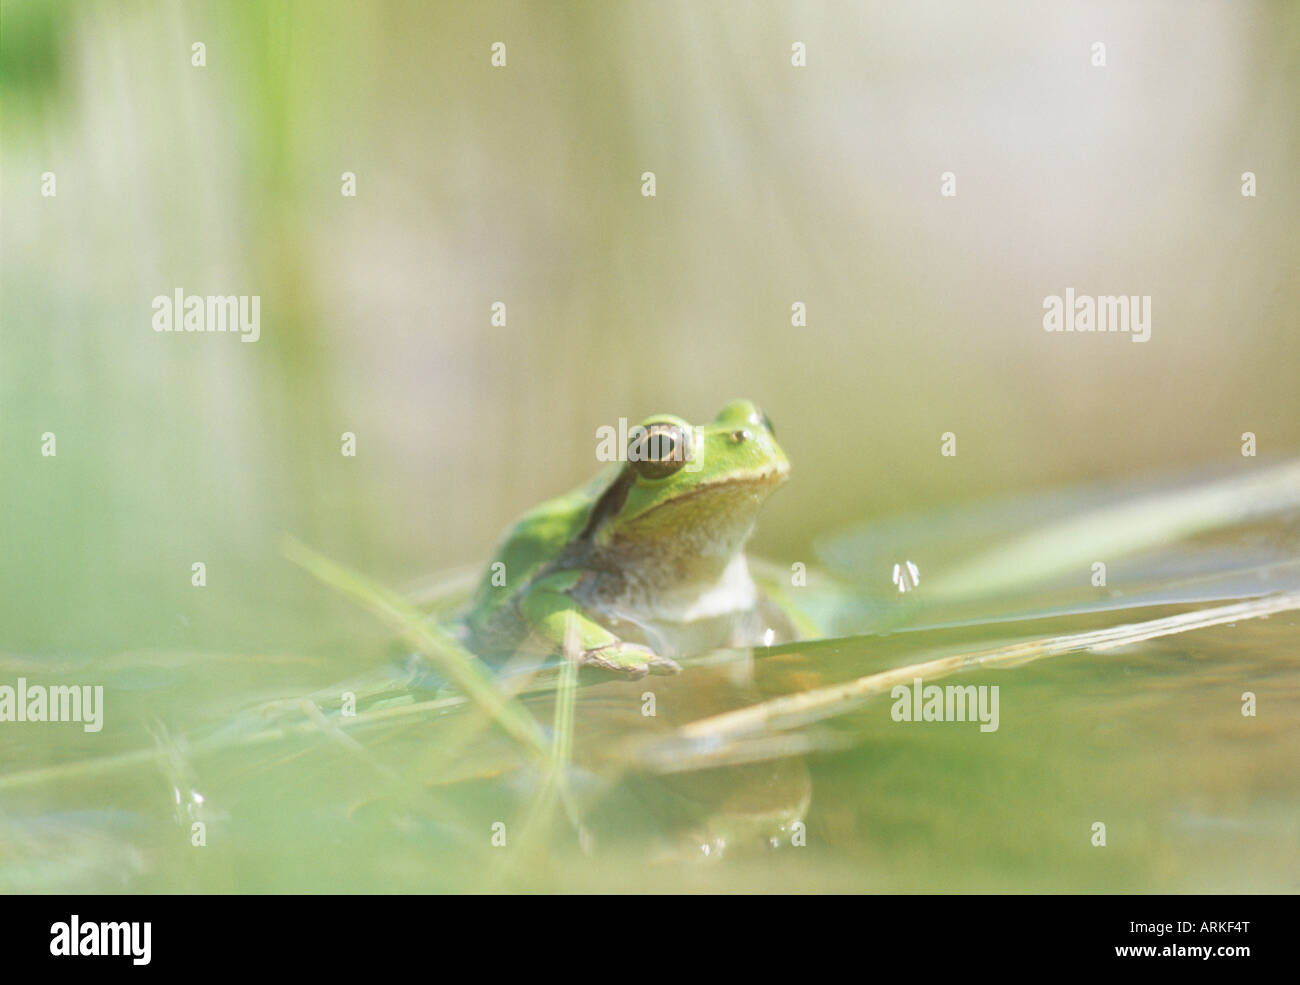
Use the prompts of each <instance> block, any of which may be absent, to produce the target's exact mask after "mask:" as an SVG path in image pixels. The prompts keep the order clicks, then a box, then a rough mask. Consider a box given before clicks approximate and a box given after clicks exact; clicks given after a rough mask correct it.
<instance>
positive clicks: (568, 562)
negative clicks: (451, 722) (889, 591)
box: [464, 400, 812, 678]
mask: <svg viewBox="0 0 1300 985" xmlns="http://www.w3.org/2000/svg"><path fill="white" fill-rule="evenodd" d="M626 459H627V460H626V461H621V462H616V463H612V464H611V465H610V467H608V468H607V469H606V471H605V472H604V473H603V474H601V475H600V476H598V477H597V478H596V479H595V480H593V481H592V482H590V483H588V484H587V485H585V486H582V487H580V488H578V489H576V490H574V491H572V492H569V493H567V494H565V495H563V496H559V497H557V498H556V499H552V500H549V501H548V502H545V503H542V504H541V505H540V506H537V507H535V508H534V509H532V510H530V511H529V512H528V513H526V514H525V515H524V516H523V517H522V518H521V519H520V520H519V521H518V522H517V523H516V524H515V525H514V527H513V528H512V529H511V530H510V531H509V532H508V533H507V534H506V536H505V539H504V540H503V542H502V543H501V545H500V547H499V548H498V550H497V553H496V556H495V558H494V560H493V562H492V563H491V564H490V565H489V567H488V571H487V573H486V574H485V575H484V577H483V579H482V581H481V583H480V585H479V587H478V590H477V592H476V594H475V596H474V599H473V602H472V604H471V607H470V610H469V613H468V615H467V616H466V618H465V620H464V625H465V628H466V630H467V637H468V640H467V641H468V643H469V645H470V647H471V648H472V649H473V650H474V651H475V652H476V653H478V654H480V655H481V656H484V657H485V658H487V659H490V660H497V661H499V660H501V659H504V658H509V657H512V656H515V655H519V654H529V655H533V656H539V657H543V658H546V657H552V656H558V655H560V654H563V653H571V654H573V655H574V657H575V658H576V659H577V661H578V662H579V664H580V665H582V666H588V667H594V668H599V669H602V670H605V671H609V672H612V673H614V674H617V675H620V676H624V677H628V678H638V677H642V676H644V675H645V674H647V673H654V674H673V673H676V672H678V671H679V670H680V669H681V668H680V666H679V664H678V663H677V660H676V659H675V658H677V657H681V656H684V655H687V654H692V653H700V652H704V651H707V650H712V649H716V648H720V647H743V646H751V645H757V644H769V645H770V644H772V643H776V642H788V641H790V640H794V639H799V638H802V637H804V636H807V635H810V630H811V628H812V627H811V626H810V625H809V622H808V620H807V619H806V618H805V617H803V616H801V615H800V614H799V613H798V611H797V610H795V609H794V608H793V607H791V606H789V605H787V604H783V602H782V600H781V599H780V598H779V592H778V593H776V594H774V593H773V592H772V591H771V590H768V591H763V590H760V588H759V586H758V585H757V584H756V583H755V580H754V577H753V576H752V575H751V572H750V566H749V564H748V561H747V559H746V557H745V551H744V548H745V542H746V541H747V540H748V538H749V536H750V534H751V532H752V531H753V529H754V523H755V520H756V518H757V516H758V512H759V508H760V507H761V506H762V505H763V503H764V501H765V500H766V499H767V497H768V495H769V494H770V493H771V492H772V491H773V490H775V489H776V488H777V487H778V486H780V485H781V484H782V483H783V482H785V481H786V479H787V478H788V476H789V474H790V462H789V460H788V459H787V458H786V456H785V452H783V451H782V450H781V446H780V445H778V444H777V442H776V435H775V433H774V431H773V428H772V422H771V421H770V420H769V419H768V418H767V416H766V415H765V414H764V413H763V412H762V411H760V410H759V409H758V407H757V406H755V405H754V404H753V403H751V402H750V401H748V400H735V401H732V402H731V403H729V404H727V405H726V406H725V407H724V408H723V409H722V412H721V413H719V414H718V416H717V417H715V418H714V419H713V420H712V421H711V422H709V423H708V424H705V425H702V426H699V427H692V426H691V425H690V424H688V423H687V422H686V421H684V420H682V419H681V418H680V417H675V416H672V415H668V414H658V415H655V416H653V417H651V418H649V419H648V420H646V421H645V422H644V423H643V424H642V425H641V426H640V427H638V428H635V429H633V430H632V432H631V438H630V440H629V442H628V445H627V448H626Z"/></svg>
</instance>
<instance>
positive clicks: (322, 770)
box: [0, 606, 1300, 892]
mask: <svg viewBox="0 0 1300 985" xmlns="http://www.w3.org/2000/svg"><path fill="white" fill-rule="evenodd" d="M1179 608H1186V607H1185V606H1184V607H1169V609H1168V611H1174V610H1175V609H1179ZM1165 611H1166V610H1165V609H1161V610H1157V611H1152V610H1141V611H1140V612H1139V613H1136V616H1137V618H1141V619H1146V618H1151V617H1153V616H1155V615H1159V614H1163V613H1164V612H1165ZM1122 615H1123V616H1124V617H1129V616H1133V615H1134V613H1123V614H1122ZM1116 621H1122V620H1117V619H1116V618H1115V616H1114V614H1110V613H1100V614H1089V615H1073V616H1066V617H1059V618H1056V619H1053V620H1036V621H1033V622H1031V623H1030V622H1026V623H1019V624H1004V625H999V626H983V627H963V628H956V629H948V630H933V631H924V632H908V633H897V634H894V635H889V636H876V637H858V638H846V639H840V640H834V641H826V642H821V643H814V644H805V645H795V646H788V647H783V648H777V649H774V650H771V651H764V652H763V653H762V654H761V655H760V656H759V657H758V658H757V659H756V660H755V662H754V665H753V678H752V681H749V682H746V681H745V679H744V674H743V673H740V674H738V673H737V666H740V667H743V666H744V665H743V663H742V664H735V663H731V662H726V661H724V662H721V663H716V664H714V665H712V666H694V667H691V668H689V669H688V670H687V671H686V673H685V674H683V675H682V676H681V677H680V678H675V679H672V680H671V681H668V680H666V679H649V680H648V681H641V682H608V683H600V684H594V685H586V686H584V687H582V688H581V689H580V690H579V692H578V703H577V712H576V727H575V737H574V749H575V761H576V764H577V765H575V767H574V768H573V769H572V770H571V771H570V774H569V786H570V789H571V790H572V791H573V794H574V798H575V800H576V802H577V803H578V805H579V811H580V813H581V815H582V816H581V824H580V825H579V826H576V827H575V826H574V825H573V824H571V823H569V821H568V820H566V819H565V817H564V815H563V812H557V814H556V816H554V817H553V818H552V819H551V820H550V821H549V823H539V824H535V825H532V826H531V827H530V826H528V825H525V824H524V822H523V819H524V817H525V816H526V814H527V812H528V805H529V802H530V798H531V796H532V795H533V794H534V793H535V792H536V789H537V785H538V773H537V771H536V770H535V769H534V768H533V767H531V766H529V765H527V763H526V762H525V760H524V759H523V757H521V755H520V754H519V752H518V751H517V749H516V748H515V747H514V746H513V745H512V744H511V743H509V742H508V741H506V740H505V739H504V738H502V737H500V736H499V735H498V734H496V733H494V732H492V731H491V730H489V731H487V732H479V733H476V734H474V735H471V736H469V737H468V738H464V739H462V738H461V737H460V731H459V730H460V728H461V727H462V726H463V725H464V724H465V722H466V720H467V718H468V716H465V715H463V714H441V715H440V714H438V713H437V712H436V711H430V712H428V713H422V714H416V715H410V716H407V717H405V718H402V717H400V716H399V717H398V718H395V719H393V720H391V721H389V722H387V723H380V724H378V725H376V726H371V727H367V728H365V729H360V730H355V731H351V732H349V734H348V736H344V735H341V734H339V733H338V732H337V731H331V730H330V729H328V728H320V727H317V726H316V725H312V724H310V722H309V719H308V715H307V714H306V713H305V712H304V711H302V710H300V709H299V708H297V707H289V708H278V707H277V708H270V707H266V706H265V705H264V702H265V701H267V700H268V699H271V698H273V697H275V696H277V695H278V696H287V695H302V694H305V693H307V692H308V691H310V690H312V689H313V688H315V687H319V686H321V685H322V684H325V683H327V681H328V678H329V674H330V672H331V668H330V665H329V663H328V662H327V661H320V662H319V663H316V664H313V663H311V662H303V661H288V660H284V661H278V662H277V661H266V660H256V661H250V662H248V663H240V662H238V661H235V660H233V659H230V658H224V659H222V658H218V657H215V656H214V655H210V654H170V655H160V654H154V655H137V656H136V658H135V659H124V660H123V661H122V662H121V663H120V665H119V666H118V667H117V669H116V670H115V673H114V675H113V676H112V677H110V678H109V682H108V684H107V687H108V691H107V695H108V696H107V701H108V707H109V708H110V709H111V711H112V714H113V715H114V716H116V718H117V721H116V723H115V724H116V727H115V728H113V729H111V730H108V729H106V730H105V732H104V733H101V735H102V737H103V738H102V739H101V738H100V737H99V736H89V735H87V734H85V733H83V732H82V731H81V730H80V728H78V727H76V726H72V725H45V726H36V725H29V726H27V727H26V728H25V729H24V730H17V729H13V728H10V729H6V730H5V731H4V732H3V733H0V734H2V735H3V738H4V742H5V745H4V747H3V749H2V750H0V762H3V763H4V765H5V769H4V773H5V774H6V779H5V780H4V781H0V782H2V783H3V785H2V786H0V803H3V813H0V847H2V850H3V854H0V886H2V887H3V888H4V889H5V890H6V891H74V892H80V891H94V892H113V891H137V892H170V891H182V892H192V891H193V892H217V891H238V892H272V891H331V890H343V891H412V892H418V891H433V890H478V889H487V888H518V889H529V890H539V889H546V890H620V891H626V890H645V891H654V890H677V889H688V890H695V889H699V890H706V889H708V890H723V891H744V890H757V889H772V890H775V889H784V890H791V891H823V890H887V891H895V890H950V891H964V890H1027V891H1062V890H1076V891H1118V892H1142V891H1155V892H1193V891H1228V892H1232V891H1276V892H1293V891H1296V890H1297V889H1300V820H1298V819H1300V766H1298V764H1300V727H1298V726H1297V723H1300V657H1298V656H1297V654H1300V614H1298V613H1296V612H1289V613H1283V614H1279V615H1275V616H1272V617H1270V618H1268V619H1259V620H1251V621H1243V622H1241V623H1239V624H1236V625H1226V626H1219V627H1213V628H1209V629H1204V630H1199V631H1196V632H1192V633H1187V634H1183V635H1178V636H1172V637H1167V638H1164V639H1158V640H1154V641H1150V642H1146V643H1142V644H1138V645H1134V646H1131V647H1127V648H1122V649H1120V650H1117V651H1111V652H1105V653H1097V652H1084V653H1077V654H1069V655H1064V656H1060V657H1054V658H1051V659H1047V660H1043V661H1040V662H1037V663H1033V664H1029V665H1026V666H1023V667H1018V668H1014V669H1007V670H1000V671H997V672H977V673H973V674H967V675H962V677H961V679H960V683H962V684H977V685H979V684H989V685H992V684H996V685H998V687H999V689H1000V702H999V708H1000V720H999V727H998V729H997V731H995V732H981V731H980V730H979V728H978V726H977V725H976V724H974V723H956V722H951V723H935V722H916V723H907V722H896V721H894V720H893V719H892V718H891V715H890V708H891V704H892V702H891V700H890V698H889V697H888V696H887V695H881V696H878V697H876V698H874V699H872V700H869V701H867V702H866V703H865V704H864V705H862V706H861V707H860V708H858V709H856V710H854V711H852V712H850V713H848V714H843V715H840V716H837V717H835V718H834V719H832V720H830V721H828V722H824V723H822V724H821V726H820V727H819V728H820V731H816V730H815V731H814V734H816V735H817V736H818V739H817V742H816V744H817V745H818V746H819V748H821V747H825V748H822V751H816V752H812V753H811V754H809V755H806V756H801V757H787V758H783V759H780V760H778V761H776V762H767V763H758V764H750V765H747V766H742V767H735V768H724V769H714V770H710V771H708V772H707V773H696V774H687V775H685V776H681V775H678V776H670V777H662V776H648V775H644V774H641V775H637V774H636V773H635V772H634V773H633V775H630V776H623V777H621V778H620V777H619V775H618V774H619V773H620V772H621V771H622V768H623V767H622V766H620V763H621V756H622V754H621V753H620V752H619V748H620V745H619V744H620V742H623V741H625V740H626V739H627V737H628V736H629V735H630V734H635V735H636V736H637V737H644V736H645V735H646V734H647V733H646V730H647V728H649V729H658V730H660V731H661V732H663V733H665V734H666V733H667V732H668V730H670V729H671V727H672V726H673V725H675V724H680V723H682V722H685V721H690V720H693V719H696V718H699V717H702V716H704V715H708V714H715V713H717V712H719V711H722V710H725V709H728V708H734V707H739V706H741V705H744V704H748V703H750V702H752V701H753V700H755V699H757V698H759V697H762V696H769V695H771V694H777V693H786V692H789V691H800V690H806V689H807V688H809V687H815V686H820V685H823V684H826V683H829V682H832V681H837V680H845V679H849V678H852V677H854V676H858V675H861V674H864V673H870V672H872V671H874V670H877V669H882V668H885V667H891V666H898V665H901V664H905V663H910V662H914V661H916V660H918V659H922V658H924V657H926V656H930V655H934V654H937V653H945V652H952V651H954V650H962V649H971V648H986V647H989V646H992V645H994V644H996V643H999V642H1006V641H1010V640H1014V639H1018V638H1028V637H1034V636H1041V635H1047V634H1060V633H1066V632H1075V631H1080V630H1084V629H1089V628H1095V627H1096V626H1097V625H1105V624H1113V623H1114V622H1116ZM1127 621H1134V620H1133V619H1128V620H1127ZM217 665H220V666H223V667H224V670H225V672H226V675H227V676H226V679H227V680H229V681H230V682H231V686H229V687H223V686H222V685H221V679H220V678H218V677H215V676H214V675H213V673H212V670H213V668H214V666H217ZM4 669H5V676H6V677H12V676H15V675H17V674H19V673H23V672H30V670H31V665H30V663H26V662H20V661H16V660H14V659H12V658H11V659H9V660H7V661H6V665H5V668H4ZM47 672H48V662H47ZM68 673H69V674H70V675H72V676H75V673H76V667H75V666H73V667H70V668H68ZM382 673H383V672H382V671H377V672H374V673H372V674H371V675H369V677H368V678H365V679H363V682H364V680H369V681H371V682H373V681H377V680H379V679H380V678H381V677H382ZM335 680H339V678H335ZM353 686H355V684H354V685H353ZM392 687H393V691H392V695H396V696H399V698H398V701H399V703H398V704H396V705H391V707H394V708H397V709H400V708H401V707H402V706H401V704H400V701H401V698H400V695H402V694H403V688H402V686H401V685H400V684H399V683H394V684H393V685H392ZM647 691H653V692H654V693H655V694H656V698H657V705H658V708H657V711H658V714H657V715H656V716H655V717H654V718H652V719H651V718H646V717H645V716H644V715H642V714H641V708H642V704H643V696H644V694H645V693H646V692H647ZM1243 691H1252V692H1254V693H1255V694H1256V695H1257V701H1258V714H1257V716H1256V717H1243V715H1242V712H1241V708H1242V692H1243ZM323 693H325V694H329V693H331V692H330V689H329V688H328V687H327V688H326V691H325V692H323ZM318 697H319V696H318ZM418 697H419V698H421V699H431V698H433V697H434V695H433V694H432V693H430V692H421V693H419V694H418ZM529 701H530V702H531V703H532V706H533V707H534V709H535V710H536V711H537V712H538V714H539V717H540V718H541V720H542V721H543V722H549V715H550V709H551V697H550V696H549V695H546V694H541V695H538V696H534V697H532V698H530V699H529ZM259 705H262V707H261V709H260V710H252V709H254V708H255V707H256V706H259ZM321 706H322V707H325V703H324V702H323V701H322V703H321ZM128 721H129V725H128V724H127V722H128ZM268 726H286V727H293V726H302V727H301V728H300V730H299V731H296V732H287V733H284V734H281V735H277V734H276V733H275V729H274V728H272V729H271V731H270V732H269V733H268V732H266V729H267V727H268ZM249 735H259V736H260V737H259V738H258V739H257V741H256V742H255V743H253V744H247V743H245V744H239V743H240V741H241V737H243V738H244V739H246V738H247V737H248V736H249ZM462 741H463V745H460V746H457V743H460V742H462ZM449 750H450V753H451V759H450V760H448V759H447V757H446V756H445V755H444V754H445V753H448V751H449ZM123 754H125V757H126V758H122V756H123ZM115 757H116V758H115ZM132 757H134V758H132ZM41 767H44V772H42V771H41ZM431 778H436V779H437V781H438V782H436V783H431V782H430V781H431ZM809 798H810V804H809V806H808V807H807V811H806V825H807V827H806V832H805V833H804V836H803V838H802V839H801V840H803V841H804V842H805V844H802V845H794V844H791V840H792V838H791V828H790V827H789V822H790V820H791V819H793V818H794V817H797V816H798V815H799V813H800V812H801V810H802V808H803V806H804V803H805V801H807V800H808V799H809ZM196 820H197V821H202V822H203V823H204V824H205V825H206V842H207V843H206V846H204V847H194V846H192V845H191V844H190V839H191V831H192V827H191V826H192V824H193V822H195V821H196ZM1098 821H1100V822H1103V823H1104V824H1105V825H1106V844H1105V846H1104V847H1099V846H1094V845H1093V844H1092V838H1093V825H1094V823H1095V822H1098ZM498 822H500V823H503V824H505V832H506V844H505V846H503V847H495V846H494V845H493V843H492V836H493V833H494V832H493V825H494V824H496V823H498ZM773 836H775V837H776V845H775V847H773V845H772V843H771V842H770V840H769V839H770V838H771V837H773ZM719 839H721V840H722V841H725V842H726V845H725V851H721V852H720V851H719V849H720V848H722V847H723V846H722V845H721V844H720V843H719ZM706 852H707V854H706Z"/></svg>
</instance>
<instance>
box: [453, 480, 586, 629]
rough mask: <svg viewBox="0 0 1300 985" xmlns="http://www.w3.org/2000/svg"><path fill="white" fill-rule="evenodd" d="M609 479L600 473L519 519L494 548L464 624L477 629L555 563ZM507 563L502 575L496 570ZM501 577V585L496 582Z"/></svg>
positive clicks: (579, 531) (579, 528)
mask: <svg viewBox="0 0 1300 985" xmlns="http://www.w3.org/2000/svg"><path fill="white" fill-rule="evenodd" d="M608 482H609V477H608V476H607V475H601V476H598V477H597V478H595V479H593V480H592V481H591V482H589V483H587V484H586V485H584V486H580V487H579V488H577V489H574V490H571V491H570V492H567V493H565V494H564V495H562V496H557V497H555V498H554V499H549V500H547V501H546V502H544V503H541V504H540V505H538V506H535V507H533V508H532V509H531V510H529V511H528V512H527V513H525V514H524V515H523V516H521V517H520V518H519V519H518V520H517V521H515V524H514V526H513V527H511V528H510V530H509V532H508V533H507V534H506V535H505V538H504V539H503V540H502V541H501V543H500V544H499V545H498V547H497V550H496V553H495V554H494V556H493V559H492V562H493V563H492V564H490V565H489V566H488V570H487V571H486V572H485V573H484V575H483V579H482V580H481V581H480V582H479V585H478V589H477V590H476V591H475V593H474V600H473V603H472V604H471V606H470V611H469V618H468V621H469V622H470V624H471V625H472V626H478V627H481V626H482V625H484V623H486V622H487V621H488V620H490V618H491V617H492V615H493V614H494V613H495V612H496V611H497V610H498V609H500V608H501V607H502V606H503V605H505V604H506V603H507V602H509V601H510V600H511V599H512V598H514V596H515V595H516V593H517V592H518V591H519V589H521V588H522V587H523V586H524V585H525V584H527V582H528V579H529V578H531V577H532V576H533V575H534V574H535V573H536V572H537V571H538V570H539V569H540V568H541V567H542V566H543V565H545V564H546V563H547V562H548V561H553V560H554V559H555V558H556V557H558V556H559V554H560V553H561V552H562V551H563V550H564V548H565V547H566V546H567V545H568V544H569V543H570V542H571V541H573V539H574V538H575V537H577V536H578V534H579V533H581V532H582V528H583V526H584V525H585V524H586V522H587V517H588V516H589V515H590V513H591V507H592V505H593V503H594V502H595V499H596V497H597V495H599V492H600V490H601V489H603V488H604V487H605V486H606V485H608ZM497 562H501V563H502V564H504V565H505V571H504V572H501V569H499V568H497V566H496V564H497ZM502 574H504V584H493V578H494V576H495V577H496V581H497V582H498V583H499V582H501V581H502V578H501V575H502Z"/></svg>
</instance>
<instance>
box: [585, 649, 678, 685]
mask: <svg viewBox="0 0 1300 985" xmlns="http://www.w3.org/2000/svg"><path fill="white" fill-rule="evenodd" d="M581 663H582V665H583V666H585V667H597V668H599V669H601V670H608V671H610V672H612V673H615V674H621V675H623V676H624V677H626V678H628V679H630V680H637V679H638V678H641V677H645V675H646V674H676V673H678V672H680V671H681V669H682V668H681V667H679V666H678V665H677V662H676V661H674V660H670V659H669V658H668V657H661V656H659V654H657V653H655V652H654V651H653V650H651V649H650V648H649V647H644V646H638V645H637V644H635V643H623V642H618V643H610V644H609V645H608V646H601V647H596V648H595V649H591V650H586V651H584V652H583V654H582V659H581Z"/></svg>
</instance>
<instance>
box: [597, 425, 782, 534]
mask: <svg viewBox="0 0 1300 985" xmlns="http://www.w3.org/2000/svg"><path fill="white" fill-rule="evenodd" d="M627 457H628V461H627V463H626V465H625V466H624V470H623V472H622V473H621V474H620V477H619V479H618V480H617V481H616V483H615V485H614V487H613V488H611V490H610V494H611V498H610V500H609V501H607V502H606V503H605V510H606V511H607V512H606V516H605V517H604V518H603V522H602V524H601V529H600V531H599V532H598V534H597V538H598V541H599V542H600V543H603V544H610V543H611V542H620V543H624V544H628V545H632V544H636V543H641V544H654V543H660V542H664V541H667V540H677V541H679V542H680V543H679V546H680V547H682V548H683V549H684V550H687V551H689V552H690V553H694V554H708V555H714V556H718V557H722V556H730V555H731V554H733V553H735V552H736V551H737V550H738V549H739V548H740V547H741V545H742V544H743V543H744V541H745V539H746V538H747V537H748V536H749V533H750V531H751V530H752V528H753V526H754V520H755V518H756V517H757V516H758V511H759V508H760V507H761V506H762V504H763V501H764V500H766V499H767V497H768V494H769V493H771V492H772V490H773V489H775V488H776V487H777V486H779V485H780V484H781V483H782V482H784V481H785V480H786V478H787V477H788V476H789V474H790V462H789V460H788V459H787V458H786V457H785V452H783V451H782V450H781V446H780V445H778V444H777V443H776V436H775V434H773V430H772V422H771V421H770V420H769V419H768V417H767V415H766V414H764V413H763V412H762V411H761V410H759V409H758V407H756V406H755V405H754V404H753V403H751V402H750V401H748V400H733V401H732V402H731V403H729V404H727V406H725V407H724V408H722V412H721V413H720V414H718V416H717V417H715V418H714V419H713V420H712V421H711V422H709V423H708V424H705V425H702V426H700V427H692V426H691V425H690V424H688V423H687V422H686V421H684V420H682V419H681V418H680V417H673V416H671V415H668V414H656V415H655V416H653V417H651V418H648V419H647V420H646V421H645V422H643V423H642V425H641V427H640V428H638V429H637V430H635V431H634V432H633V435H632V438H631V440H630V442H629V447H628V456H627Z"/></svg>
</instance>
